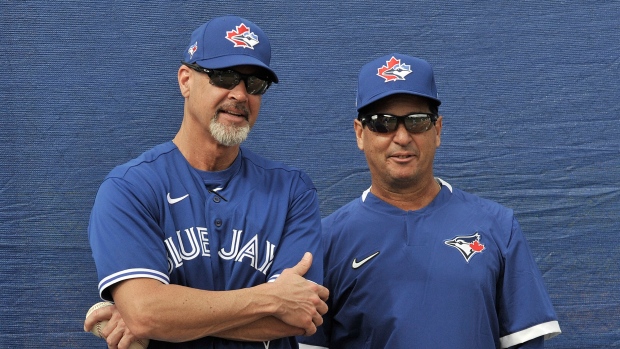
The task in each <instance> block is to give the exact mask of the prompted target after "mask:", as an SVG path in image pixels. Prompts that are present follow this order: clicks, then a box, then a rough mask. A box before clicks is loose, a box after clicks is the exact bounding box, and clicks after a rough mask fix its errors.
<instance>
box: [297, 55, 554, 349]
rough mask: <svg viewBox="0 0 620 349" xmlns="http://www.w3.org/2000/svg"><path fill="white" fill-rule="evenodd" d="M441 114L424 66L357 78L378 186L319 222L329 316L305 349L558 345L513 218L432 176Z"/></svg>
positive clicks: (389, 63)
mask: <svg viewBox="0 0 620 349" xmlns="http://www.w3.org/2000/svg"><path fill="white" fill-rule="evenodd" d="M440 103H441V102H440V100H439V99H438V98H437V90H436V86H435V80H434V74H433V71H432V68H431V66H430V65H429V64H428V63H427V62H426V61H424V60H422V59H418V58H415V57H411V56H407V55H402V54H392V55H388V56H384V57H380V58H378V59H376V60H373V61H372V62H370V63H368V64H366V65H364V67H363V68H362V69H361V71H360V74H359V81H358V91H357V110H358V117H357V120H355V121H354V128H355V135H356V139H357V145H358V147H359V149H360V150H362V151H363V152H364V154H365V155H366V160H367V162H368V167H369V170H370V175H371V186H370V188H369V189H368V190H366V191H364V192H363V193H362V195H361V197H359V198H357V199H355V200H353V201H351V202H350V203H349V204H347V205H345V206H343V207H342V208H340V209H338V210H337V211H335V212H334V213H333V214H331V215H330V216H328V217H326V218H325V219H323V222H322V224H323V235H324V237H323V239H324V246H325V257H324V258H325V259H324V268H325V280H324V285H325V286H326V287H327V288H328V289H329V290H330V297H329V299H328V301H327V304H328V306H329V310H328V312H327V314H326V315H325V316H324V323H323V325H322V326H321V327H319V328H318V331H317V333H316V334H315V335H313V336H310V337H302V338H299V341H300V343H301V344H300V348H302V349H309V348H313V349H318V348H332V349H358V348H376V349H378V348H425V349H426V348H437V349H444V348H450V349H474V348H475V349H495V348H542V347H543V345H544V344H543V343H544V339H547V338H551V337H553V336H555V335H557V334H559V333H560V327H559V324H558V321H557V317H556V314H555V312H554V310H553V306H552V304H551V301H550V299H549V296H548V294H547V291H546V290H545V287H544V284H543V279H542V277H541V275H540V272H539V271H538V268H537V266H536V263H535V261H534V259H533V258H532V254H531V252H530V250H529V247H528V244H527V242H526V240H525V238H524V236H523V234H522V232H521V229H520V227H519V224H518V223H517V221H516V219H515V217H514V214H513V211H512V210H510V209H507V208H505V207H503V206H501V205H499V204H497V203H495V202H492V201H489V200H485V199H482V198H479V197H477V196H474V195H471V194H468V193H465V192H463V191H461V190H459V189H457V188H453V187H452V186H451V185H450V184H449V183H447V182H446V181H443V180H441V179H439V178H437V177H435V176H434V174H433V161H434V157H435V152H436V150H437V148H438V147H439V145H440V142H441V130H442V126H443V123H442V119H443V118H442V117H441V116H439V111H438V107H439V105H440Z"/></svg>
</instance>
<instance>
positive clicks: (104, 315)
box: [84, 305, 116, 332]
mask: <svg viewBox="0 0 620 349" xmlns="http://www.w3.org/2000/svg"><path fill="white" fill-rule="evenodd" d="M115 310H116V306H115V305H110V306H106V307H103V308H99V309H97V310H95V311H93V312H92V313H90V315H88V317H87V318H86V320H84V331H85V332H90V330H92V329H93V327H94V326H95V324H97V322H99V321H104V320H110V318H112V315H113V314H114V311H115Z"/></svg>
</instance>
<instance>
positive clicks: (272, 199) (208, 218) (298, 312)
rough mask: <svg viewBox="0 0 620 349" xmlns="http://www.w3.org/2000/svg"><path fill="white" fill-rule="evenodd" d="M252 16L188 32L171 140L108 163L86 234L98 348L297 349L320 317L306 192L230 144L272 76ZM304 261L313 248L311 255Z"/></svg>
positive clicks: (315, 241)
mask: <svg viewBox="0 0 620 349" xmlns="http://www.w3.org/2000/svg"><path fill="white" fill-rule="evenodd" d="M270 59H271V46H270V43H269V40H268V38H267V36H266V35H265V34H264V33H263V31H262V30H261V29H260V28H259V27H258V26H257V25H256V24H254V23H252V22H250V21H248V20H246V19H243V18H240V17H236V16H225V17H218V18H215V19H213V20H211V21H209V22H207V23H205V24H204V25H202V26H200V27H199V28H198V29H196V30H195V31H194V32H193V33H192V35H191V40H190V43H189V45H188V46H187V49H186V50H185V52H184V59H183V61H182V64H181V66H180V68H179V70H178V83H179V87H180V90H181V94H182V96H183V97H184V99H185V104H184V109H183V121H182V123H181V126H180V129H179V131H178V133H177V134H176V136H175V137H174V139H173V140H172V141H170V142H166V143H164V144H161V145H159V146H156V147H155V148H153V149H151V150H149V151H147V152H145V153H144V154H142V155H141V156H139V157H138V158H136V159H134V160H132V161H130V162H128V163H126V164H124V165H121V166H118V167H117V168H115V169H114V170H112V171H111V172H110V174H109V175H108V176H107V177H106V179H105V180H104V182H103V184H102V185H101V187H100V189H99V191H98V193H97V197H96V199H95V203H94V206H93V210H92V213H91V218H90V224H89V229H88V234H89V240H90V245H91V248H92V250H93V257H94V259H95V264H96V267H97V273H98V277H99V292H100V296H101V298H102V299H103V300H106V301H113V302H114V305H110V306H106V307H103V308H100V309H98V310H97V311H95V312H93V313H92V315H90V316H88V318H87V319H86V320H85V323H84V329H85V330H86V331H90V330H91V329H92V328H93V327H94V326H95V324H96V323H97V322H99V321H102V320H109V322H108V326H106V327H104V328H103V329H101V330H100V333H99V334H100V335H101V336H103V337H105V338H106V340H107V342H108V343H109V346H110V347H114V348H116V347H117V345H118V348H128V346H129V344H130V343H131V342H132V341H135V340H136V339H138V338H148V339H150V343H149V344H148V346H149V348H151V349H153V348H262V349H264V348H271V349H274V348H297V341H296V339H295V336H296V335H304V334H305V335H311V334H313V333H314V332H315V331H316V327H317V326H320V325H321V323H322V321H323V320H322V315H323V314H325V312H326V311H327V306H326V304H325V300H326V299H327V297H328V291H327V289H326V288H325V287H323V286H320V285H321V284H322V280H323V268H322V261H323V260H322V247H321V236H320V213H319V205H318V199H317V193H316V189H315V187H314V185H313V183H312V181H311V180H310V178H309V177H308V176H307V175H306V174H305V173H303V172H302V171H300V170H298V169H294V168H291V167H288V166H285V165H283V164H281V163H278V162H274V161H270V160H267V159H265V158H263V157H260V156H258V155H256V154H254V153H252V152H251V151H250V150H248V149H246V148H243V147H241V146H240V144H241V143H242V142H243V141H244V140H245V139H246V137H247V135H248V133H249V132H250V129H251V128H252V126H253V125H254V123H255V122H256V119H257V117H258V112H259V109H260V105H261V98H262V95H263V94H264V93H265V92H266V91H267V89H268V88H269V86H270V85H271V84H272V83H277V82H278V77H277V76H276V74H275V72H274V71H273V70H272V69H271V68H270V66H269V63H270ZM313 256H316V257H317V258H315V259H314V260H313V259H312V257H313Z"/></svg>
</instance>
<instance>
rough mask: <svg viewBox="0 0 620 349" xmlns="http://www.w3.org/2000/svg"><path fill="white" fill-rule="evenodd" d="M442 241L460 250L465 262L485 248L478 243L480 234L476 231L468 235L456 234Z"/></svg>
mask: <svg viewBox="0 0 620 349" xmlns="http://www.w3.org/2000/svg"><path fill="white" fill-rule="evenodd" d="M444 243H445V244H446V245H448V246H452V247H454V248H456V249H457V250H458V251H459V252H461V254H462V255H463V258H465V261H466V262H467V263H469V260H470V259H471V257H473V256H474V255H475V254H477V253H480V252H482V251H484V249H485V247H484V245H483V244H481V243H480V234H479V233H478V232H476V233H475V234H473V235H468V236H456V237H455V238H454V239H451V240H446V241H444Z"/></svg>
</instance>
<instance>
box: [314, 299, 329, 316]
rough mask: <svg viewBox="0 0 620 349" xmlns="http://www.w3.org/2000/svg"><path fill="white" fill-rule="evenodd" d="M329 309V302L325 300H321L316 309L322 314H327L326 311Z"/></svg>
mask: <svg viewBox="0 0 620 349" xmlns="http://www.w3.org/2000/svg"><path fill="white" fill-rule="evenodd" d="M327 310H328V307H327V303H325V302H321V303H320V304H318V305H317V306H316V311H317V312H318V313H319V314H321V315H325V313H327Z"/></svg>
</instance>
